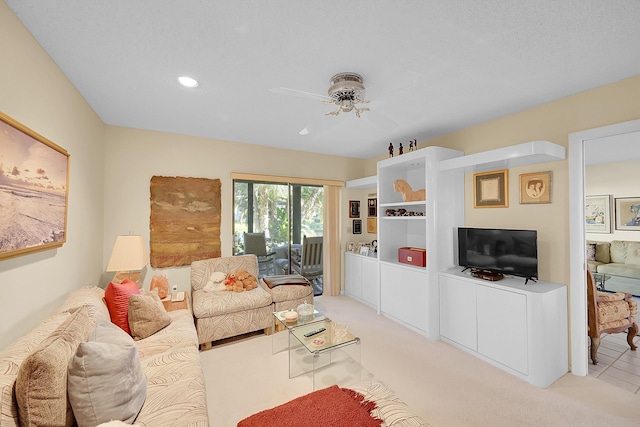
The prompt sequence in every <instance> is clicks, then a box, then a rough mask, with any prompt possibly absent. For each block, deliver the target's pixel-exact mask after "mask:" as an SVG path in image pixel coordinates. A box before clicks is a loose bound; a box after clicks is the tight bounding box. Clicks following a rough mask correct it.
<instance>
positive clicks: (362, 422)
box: [238, 385, 382, 427]
mask: <svg viewBox="0 0 640 427" xmlns="http://www.w3.org/2000/svg"><path fill="white" fill-rule="evenodd" d="M375 408H376V404H375V402H371V401H367V400H364V396H363V395H361V394H360V393H357V392H355V391H353V390H350V389H348V388H340V387H338V386H337V385H334V386H331V387H328V388H325V389H322V390H318V391H314V392H313V393H309V394H307V395H304V396H301V397H298V398H297V399H294V400H291V401H289V402H287V403H285V404H282V405H280V406H276V407H275V408H272V409H267V410H266V411H262V412H258V413H257V414H254V415H251V416H250V417H248V418H245V419H244V420H242V421H240V422H239V423H238V427H269V426H278V427H353V426H358V427H380V425H381V424H382V420H379V419H377V418H374V417H372V416H371V411H372V410H374V409H375Z"/></svg>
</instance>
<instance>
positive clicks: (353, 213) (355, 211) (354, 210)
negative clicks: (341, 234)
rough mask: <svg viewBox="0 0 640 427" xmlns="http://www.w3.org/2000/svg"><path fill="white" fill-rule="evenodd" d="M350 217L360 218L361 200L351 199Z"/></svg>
mask: <svg viewBox="0 0 640 427" xmlns="http://www.w3.org/2000/svg"><path fill="white" fill-rule="evenodd" d="M349 218H360V200H349Z"/></svg>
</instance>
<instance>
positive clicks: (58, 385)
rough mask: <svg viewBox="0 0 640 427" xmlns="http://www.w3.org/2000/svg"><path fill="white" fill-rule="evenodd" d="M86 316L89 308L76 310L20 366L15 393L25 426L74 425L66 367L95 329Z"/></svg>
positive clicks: (54, 426) (52, 426)
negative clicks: (68, 394)
mask: <svg viewBox="0 0 640 427" xmlns="http://www.w3.org/2000/svg"><path fill="white" fill-rule="evenodd" d="M87 313H88V310H87V307H86V306H82V307H81V308H80V309H78V310H76V311H75V312H74V313H73V314H72V315H71V317H69V319H68V320H66V321H65V322H64V323H62V324H61V325H60V326H59V327H58V329H56V330H55V331H54V332H53V333H52V334H51V335H50V336H49V337H47V338H45V339H44V340H43V341H42V343H40V345H39V346H38V348H36V349H35V350H34V351H33V353H31V354H30V355H29V356H27V358H26V359H25V360H24V361H23V362H22V364H21V365H20V370H19V371H18V376H17V378H16V386H15V390H16V401H17V402H18V414H19V416H20V425H21V426H22V427H27V426H49V427H70V426H72V425H73V412H72V411H71V407H70V406H69V401H68V399H67V367H68V366H69V360H71V358H72V357H73V354H74V352H75V351H76V349H77V348H78V345H79V344H80V343H81V342H83V341H86V340H87V337H88V335H89V331H90V330H91V328H92V327H93V322H92V320H91V319H90V318H89V315H88V314H87Z"/></svg>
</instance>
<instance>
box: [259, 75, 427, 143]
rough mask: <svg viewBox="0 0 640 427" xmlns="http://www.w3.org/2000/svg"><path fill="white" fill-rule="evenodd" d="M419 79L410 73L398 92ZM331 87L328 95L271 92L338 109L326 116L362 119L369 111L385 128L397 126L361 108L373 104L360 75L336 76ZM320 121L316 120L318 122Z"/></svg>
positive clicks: (309, 127)
mask: <svg viewBox="0 0 640 427" xmlns="http://www.w3.org/2000/svg"><path fill="white" fill-rule="evenodd" d="M417 79H418V74H417V73H410V75H408V76H407V78H406V79H401V80H400V82H401V84H400V85H399V87H398V88H395V89H396V90H399V89H403V88H405V87H408V86H413V85H414V84H415V82H416V81H417ZM329 83H330V86H329V89H328V90H327V95H320V94H317V93H311V92H305V91H302V90H297V89H290V88H286V87H274V88H270V89H269V92H272V93H276V94H282V95H291V96H299V97H304V98H312V99H317V100H320V101H322V102H324V103H326V104H334V105H336V106H337V107H338V108H337V109H335V110H333V111H329V112H326V113H325V116H337V115H339V114H340V113H341V112H342V113H349V112H351V111H353V112H354V113H355V116H356V117H362V113H363V112H365V111H369V112H370V113H367V114H371V115H372V116H374V117H375V118H376V122H378V123H379V124H381V125H384V126H385V127H388V126H390V125H392V127H395V126H396V125H397V123H396V122H394V121H392V120H391V119H389V118H387V117H382V115H381V114H375V112H374V111H371V110H370V108H368V107H364V106H360V105H359V104H368V103H369V102H371V101H370V100H369V99H365V96H364V92H365V86H364V81H363V78H362V76H361V75H360V74H357V73H353V72H344V73H338V74H335V75H334V76H333V77H331V79H330V80H329ZM318 121H320V120H316V121H315V122H318ZM315 122H314V123H311V124H309V125H307V126H306V127H305V128H304V129H302V130H301V131H300V132H299V133H300V134H301V135H307V134H309V133H311V130H312V129H315V128H316V127H317V126H316V125H317V123H315Z"/></svg>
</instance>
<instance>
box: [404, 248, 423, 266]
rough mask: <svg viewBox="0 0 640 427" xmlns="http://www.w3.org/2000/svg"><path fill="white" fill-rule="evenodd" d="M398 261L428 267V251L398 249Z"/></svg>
mask: <svg viewBox="0 0 640 427" xmlns="http://www.w3.org/2000/svg"><path fill="white" fill-rule="evenodd" d="M398 261H399V262H402V263H404V264H410V265H416V266H418V267H426V266H427V250H426V249H421V248H410V247H404V248H398Z"/></svg>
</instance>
